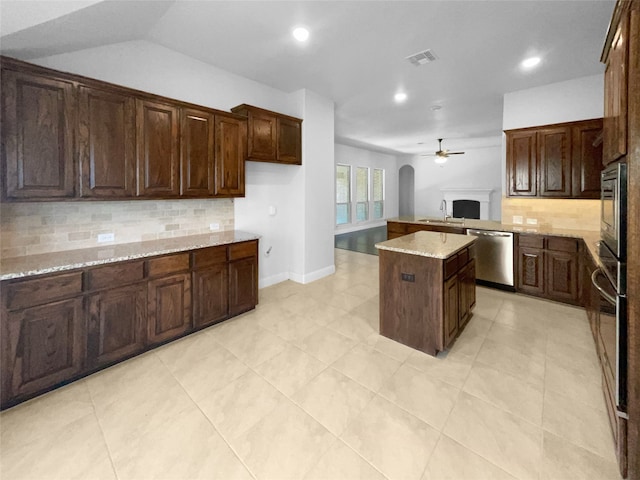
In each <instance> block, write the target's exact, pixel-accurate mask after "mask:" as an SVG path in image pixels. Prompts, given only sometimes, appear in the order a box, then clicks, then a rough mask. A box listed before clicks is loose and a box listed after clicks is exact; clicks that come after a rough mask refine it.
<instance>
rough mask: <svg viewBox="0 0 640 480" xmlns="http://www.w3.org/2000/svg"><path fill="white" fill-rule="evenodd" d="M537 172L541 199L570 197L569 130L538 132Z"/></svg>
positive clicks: (565, 128)
mask: <svg viewBox="0 0 640 480" xmlns="http://www.w3.org/2000/svg"><path fill="white" fill-rule="evenodd" d="M538 162H539V163H538V172H539V176H540V180H539V182H540V183H539V187H540V188H539V193H540V196H541V197H569V196H571V129H570V128H569V127H557V128H545V129H543V130H540V131H538Z"/></svg>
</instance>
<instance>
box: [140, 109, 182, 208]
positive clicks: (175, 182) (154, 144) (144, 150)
mask: <svg viewBox="0 0 640 480" xmlns="http://www.w3.org/2000/svg"><path fill="white" fill-rule="evenodd" d="M136 103H137V118H136V126H137V144H138V148H137V150H138V156H137V164H138V191H137V193H138V196H143V197H175V196H178V195H179V194H180V151H179V147H178V145H179V138H178V128H179V110H178V108H177V107H176V106H174V105H171V104H168V103H160V102H152V101H148V100H137V102H136Z"/></svg>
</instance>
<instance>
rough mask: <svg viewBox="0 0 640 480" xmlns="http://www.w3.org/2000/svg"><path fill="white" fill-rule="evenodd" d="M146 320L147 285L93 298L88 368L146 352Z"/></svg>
mask: <svg viewBox="0 0 640 480" xmlns="http://www.w3.org/2000/svg"><path fill="white" fill-rule="evenodd" d="M146 319H147V285H146V284H145V283H138V284H136V285H128V286H126V287H119V288H114V289H111V290H106V291H104V292H100V293H95V294H92V295H91V296H89V300H88V320H89V328H88V343H87V364H88V366H90V367H98V366H100V365H106V364H109V363H113V362H115V361H117V360H120V359H122V358H126V357H129V356H131V355H133V354H135V353H138V352H141V351H142V350H144V348H145V345H146V341H145V339H146V335H145V324H146Z"/></svg>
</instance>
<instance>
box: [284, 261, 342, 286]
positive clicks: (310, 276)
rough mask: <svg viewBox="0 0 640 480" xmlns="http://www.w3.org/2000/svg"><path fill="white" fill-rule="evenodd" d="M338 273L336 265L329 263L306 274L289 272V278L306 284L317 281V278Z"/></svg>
mask: <svg viewBox="0 0 640 480" xmlns="http://www.w3.org/2000/svg"><path fill="white" fill-rule="evenodd" d="M334 273H336V266H335V265H329V266H328V267H324V268H321V269H320V270H316V271H315V272H310V273H305V274H304V275H300V274H298V273H292V272H290V273H289V279H290V280H293V281H294V282H298V283H302V284H306V283H311V282H315V281H316V280H320V279H321V278H324V277H327V276H329V275H333V274H334Z"/></svg>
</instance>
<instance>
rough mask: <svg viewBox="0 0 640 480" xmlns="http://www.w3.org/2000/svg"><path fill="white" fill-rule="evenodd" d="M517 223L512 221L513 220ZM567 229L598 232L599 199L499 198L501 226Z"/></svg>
mask: <svg viewBox="0 0 640 480" xmlns="http://www.w3.org/2000/svg"><path fill="white" fill-rule="evenodd" d="M513 217H516V220H518V222H516V221H514V218H513ZM520 222H521V223H522V224H523V226H525V227H526V226H527V225H528V226H534V225H535V226H550V227H554V228H567V229H570V230H593V231H598V230H599V229H600V200H582V199H581V200H576V199H546V198H506V197H503V198H502V223H505V224H514V223H520Z"/></svg>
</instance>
